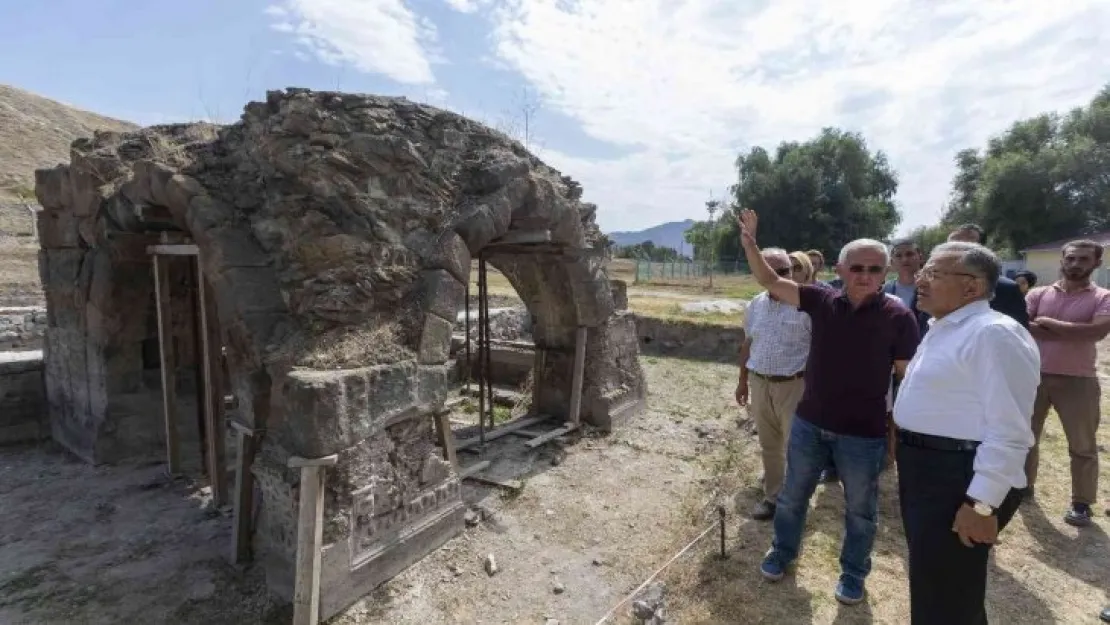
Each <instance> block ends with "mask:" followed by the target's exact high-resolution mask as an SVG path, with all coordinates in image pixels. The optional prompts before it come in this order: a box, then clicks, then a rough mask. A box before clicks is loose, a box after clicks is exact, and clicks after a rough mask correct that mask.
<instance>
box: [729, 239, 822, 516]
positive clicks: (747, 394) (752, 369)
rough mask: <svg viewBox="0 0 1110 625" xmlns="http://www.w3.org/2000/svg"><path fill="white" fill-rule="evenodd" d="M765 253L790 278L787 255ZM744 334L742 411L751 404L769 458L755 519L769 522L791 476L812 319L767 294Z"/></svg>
mask: <svg viewBox="0 0 1110 625" xmlns="http://www.w3.org/2000/svg"><path fill="white" fill-rule="evenodd" d="M762 253H763V258H765V259H766V260H767V264H768V265H769V266H770V267H771V269H773V270H774V271H775V273H776V274H778V275H779V276H781V277H784V278H788V279H789V278H790V276H791V262H790V256H788V255H787V254H786V250H783V249H779V248H767V249H765V250H763V252H762ZM744 332H745V334H746V335H747V338H746V339H745V341H744V344H743V345H742V346H741V348H740V382H739V384H738V385H737V387H736V401H737V402H738V403H739V404H740V405H741V406H744V405H747V404H749V402H750V404H751V405H750V406H749V407H748V413H749V414H750V415H751V416H752V419H753V420H754V421H755V427H756V433H757V434H758V436H759V446H760V449H761V451H762V455H763V500H762V501H760V502H759V503H758V504H756V506H755V509H754V510H753V511H752V518H753V519H756V520H757V521H768V520H770V519H773V518H774V516H775V499H776V498H777V497H778V494H779V490H780V489H781V487H782V480H783V476H784V475H785V473H786V442H787V440H788V437H789V434H790V423H791V421H792V420H793V418H794V409H795V408H797V406H798V402H799V401H801V399H802V391H803V390H805V382H804V381H803V377H804V375H805V365H806V358H808V357H809V341H810V318H809V315H807V314H806V313H804V312H802V311H800V310H798V309H797V308H796V307H794V306H791V305H790V304H787V303H785V302H782V301H780V300H779V299H778V298H776V297H775V296H773V295H771V294H769V293H768V292H767V291H764V292H762V293H760V294H759V295H757V296H755V297H754V298H753V299H752V301H751V303H749V304H748V309H747V312H746V313H745V315H744Z"/></svg>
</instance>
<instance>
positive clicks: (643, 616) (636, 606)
mask: <svg viewBox="0 0 1110 625" xmlns="http://www.w3.org/2000/svg"><path fill="white" fill-rule="evenodd" d="M632 616H635V617H636V618H638V619H640V620H641V621H646V620H649V619H652V618H655V608H653V607H651V606H650V605H648V604H646V603H644V602H643V601H633V602H632Z"/></svg>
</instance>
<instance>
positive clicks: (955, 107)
mask: <svg viewBox="0 0 1110 625" xmlns="http://www.w3.org/2000/svg"><path fill="white" fill-rule="evenodd" d="M0 5H4V6H0V15H2V17H0V83H7V84H11V85H14V86H17V87H20V88H23V89H26V90H29V91H33V92H35V93H38V94H40V95H44V96H46V97H49V98H53V99H56V100H59V101H62V102H65V103H67V104H71V105H74V106H77V107H80V108H83V109H87V110H90V111H94V112H97V113H101V114H104V115H108V116H111V117H117V118H121V119H126V120H129V121H133V122H136V123H140V124H152V123H166V122H172V121H190V120H201V119H203V120H209V121H218V122H232V121H235V120H236V119H237V118H238V116H239V114H240V112H241V111H242V108H243V105H244V104H246V103H247V102H248V101H251V100H258V99H262V98H264V96H265V92H266V90H268V89H280V88H284V87H291V86H298V87H309V88H312V89H329V90H332V89H339V90H343V91H354V92H366V93H377V94H384V95H404V96H407V97H409V98H410V99H413V100H417V101H422V102H428V103H430V104H434V105H436V106H440V107H444V108H448V109H451V110H454V111H456V112H459V113H462V114H464V115H468V116H470V117H474V118H477V119H480V120H482V121H485V122H487V123H489V124H491V125H494V126H497V127H500V128H502V129H506V130H509V131H511V132H513V133H516V134H517V135H518V136H521V135H522V134H523V133H522V131H521V130H520V129H521V127H522V126H523V123H522V120H523V119H525V118H527V119H528V120H529V124H528V127H529V132H528V136H527V143H528V146H529V148H530V149H532V151H533V152H535V153H536V154H537V155H538V156H540V157H541V158H542V159H543V160H544V161H545V162H547V163H548V164H550V165H552V166H553V167H555V168H557V169H559V170H560V171H562V172H563V173H564V174H567V175H569V176H571V177H573V178H575V179H576V180H579V181H580V182H581V183H582V185H583V187H584V189H585V198H584V199H586V200H587V201H592V202H595V203H597V204H598V206H599V209H598V213H597V220H598V222H599V225H600V226H601V227H602V229H603V230H605V231H615V230H639V229H642V228H646V227H650V226H653V225H656V224H659V223H662V222H667V221H679V220H683V219H687V218H693V219H701V218H704V216H705V202H706V200H708V199H710V198H711V197H715V198H723V197H724V196H725V194H726V193H727V188H728V186H729V185H731V184H733V183H734V182H735V177H736V174H735V169H734V161H735V159H736V156H737V155H738V154H740V153H741V152H745V151H747V150H749V149H750V148H751V147H753V146H756V145H759V146H763V147H766V148H768V149H773V148H774V147H775V146H777V145H778V144H779V143H780V142H782V141H804V140H806V139H808V138H811V137H813V136H815V135H816V134H817V133H818V132H819V131H820V129H821V128H822V127H826V126H838V127H840V128H843V129H846V130H851V131H858V132H861V133H862V134H863V136H864V137H865V139H866V140H867V142H868V145H869V147H871V148H872V149H874V150H882V151H883V152H885V153H886V154H887V155H888V157H889V158H890V160H891V163H892V164H893V165H894V167H895V168H896V169H897V171H898V173H899V179H900V186H899V193H898V198H897V199H898V202H899V206H900V208H901V210H902V213H903V223H902V225H901V226H900V227H899V232H901V233H904V232H906V231H908V230H909V229H911V228H913V227H915V226H918V225H923V224H930V223H935V222H936V220H937V219H938V218H939V215H940V212H941V210H942V207H943V204H944V202H945V200H946V198H947V195H948V191H949V189H950V183H951V179H952V175H953V172H954V167H953V157H954V155H955V153H956V152H957V151H958V150H960V149H963V148H966V147H980V146H983V145H984V144H985V142H986V141H987V139H988V138H989V137H990V136H992V135H995V134H997V133H999V132H1001V131H1003V130H1005V129H1006V128H1007V127H1008V126H1009V125H1010V124H1012V123H1013V122H1014V121H1016V120H1019V119H1022V118H1026V117H1030V116H1033V115H1036V114H1039V113H1042V112H1047V111H1053V110H1057V111H1066V110H1068V109H1070V108H1073V107H1076V106H1081V105H1083V104H1085V103H1087V102H1088V101H1089V100H1090V99H1091V98H1092V97H1093V96H1094V95H1095V93H1097V91H1098V90H1099V89H1100V88H1101V87H1102V86H1103V84H1105V83H1107V82H1110V54H1107V52H1106V51H1107V50H1110V1H1108V0H1058V1H1055V2H1044V1H1043V0H1039V1H1038V0H976V1H975V2H968V1H966V0H954V1H952V0H867V1H866V2H864V1H857V2H847V1H838V2H833V1H830V0H775V1H774V2H772V1H771V0H223V1H216V0H190V1H189V2H139V1H137V0H43V1H41V2H22V3H17V2H15V0H0Z"/></svg>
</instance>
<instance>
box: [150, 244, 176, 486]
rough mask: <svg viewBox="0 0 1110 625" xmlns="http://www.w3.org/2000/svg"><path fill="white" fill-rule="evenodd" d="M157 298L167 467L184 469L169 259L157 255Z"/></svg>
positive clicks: (155, 289)
mask: <svg viewBox="0 0 1110 625" xmlns="http://www.w3.org/2000/svg"><path fill="white" fill-rule="evenodd" d="M153 260H154V265H153V267H154V269H153V271H154V298H155V301H156V302H157V312H158V356H159V359H160V361H161V366H162V372H161V373H162V417H163V419H164V420H165V429H166V469H167V471H169V474H170V475H171V476H173V475H177V474H178V473H180V472H181V457H180V451H179V441H178V436H177V357H176V355H175V354H174V349H173V305H172V304H173V301H172V299H171V294H170V267H169V263H168V262H167V261H168V259H165V258H159V257H158V256H155V257H154V259H153Z"/></svg>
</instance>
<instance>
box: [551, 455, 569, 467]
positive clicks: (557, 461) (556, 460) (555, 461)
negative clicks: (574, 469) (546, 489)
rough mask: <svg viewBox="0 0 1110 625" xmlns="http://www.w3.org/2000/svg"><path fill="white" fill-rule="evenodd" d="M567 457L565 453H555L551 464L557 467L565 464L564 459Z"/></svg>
mask: <svg viewBox="0 0 1110 625" xmlns="http://www.w3.org/2000/svg"><path fill="white" fill-rule="evenodd" d="M565 457H566V455H565V454H555V455H554V456H552V457H551V466H553V467H557V466H559V465H560V464H563V459H564V458H565Z"/></svg>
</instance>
